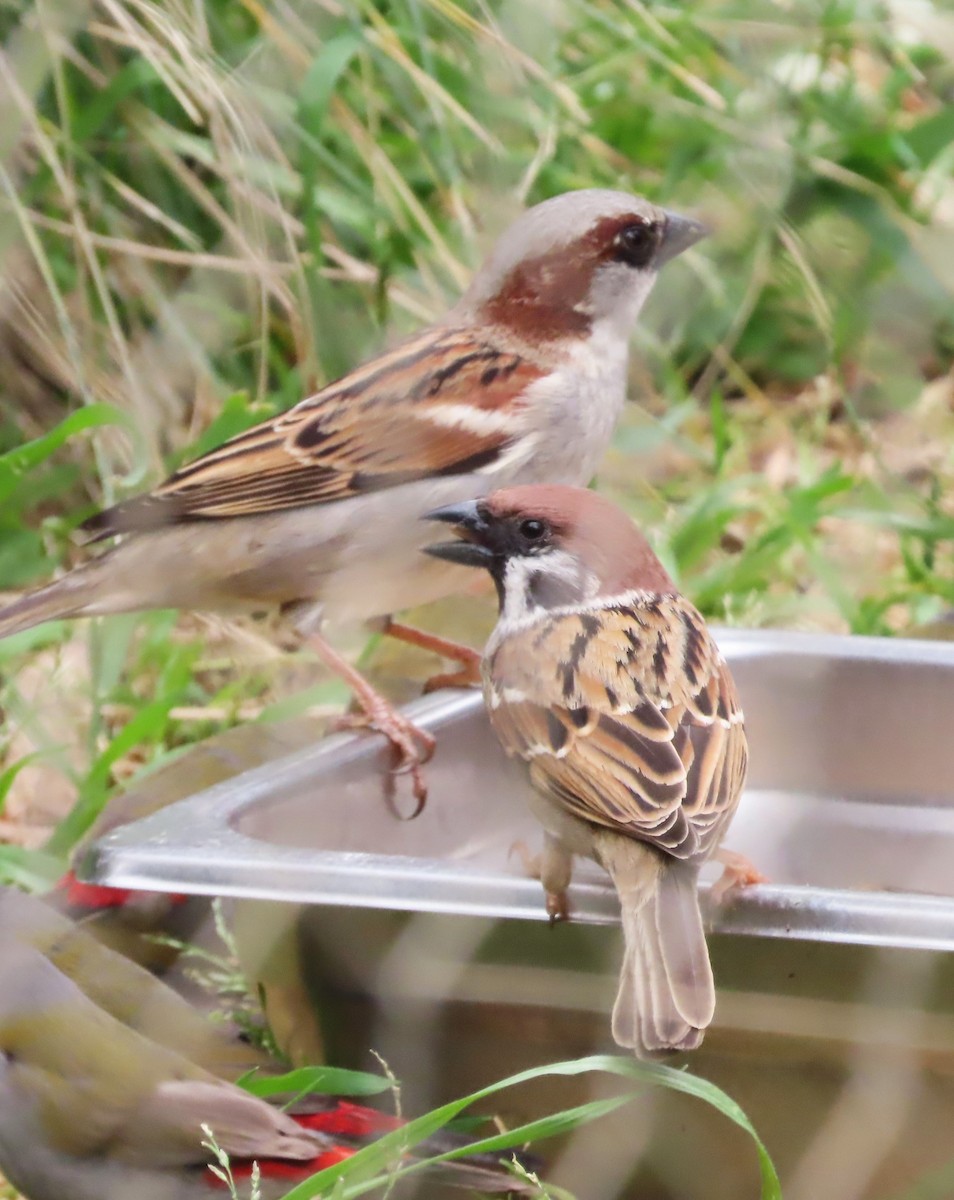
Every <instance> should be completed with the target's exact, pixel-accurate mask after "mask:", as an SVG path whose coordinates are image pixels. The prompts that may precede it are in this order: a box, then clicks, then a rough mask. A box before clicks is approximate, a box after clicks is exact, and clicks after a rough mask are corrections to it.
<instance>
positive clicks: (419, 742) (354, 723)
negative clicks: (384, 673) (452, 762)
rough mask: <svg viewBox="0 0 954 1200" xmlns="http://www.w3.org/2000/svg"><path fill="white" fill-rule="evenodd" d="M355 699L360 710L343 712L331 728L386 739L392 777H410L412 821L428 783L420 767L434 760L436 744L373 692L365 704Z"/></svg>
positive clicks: (424, 796)
mask: <svg viewBox="0 0 954 1200" xmlns="http://www.w3.org/2000/svg"><path fill="white" fill-rule="evenodd" d="M358 699H359V703H360V704H361V711H359V712H352V713H344V714H343V715H342V716H340V717H338V718H336V719H335V720H334V721H333V722H332V725H331V727H332V729H334V730H335V731H341V730H350V729H373V730H374V731H375V732H376V733H380V734H382V735H383V736H384V737H386V738H387V739H388V741H389V742H390V743H391V746H392V747H393V749H394V754H395V759H396V761H395V764H394V766H393V767H392V768H391V770H392V771H393V772H394V774H395V775H410V776H411V788H412V791H413V793H414V799H415V801H416V802H417V807H416V808H415V809H414V811H413V812H412V813H411V815H410V817H408V820H413V818H414V817H416V816H418V815H419V814H420V813H421V812H422V811H423V809H424V805H425V804H426V803H427V784H426V783H425V781H424V772H423V770H422V768H423V767H424V765H425V763H427V762H429V761H430V759H431V758H432V757H433V755H434V749H435V746H436V745H437V743H436V742H435V740H434V738H433V737H432V736H431V735H430V734H429V733H426V732H425V731H424V730H423V729H419V728H418V727H417V726H416V725H415V724H414V723H413V721H409V720H408V719H407V717H405V716H402V715H401V713H399V712H398V711H397V709H396V708H394V707H393V705H391V704H389V703H388V701H387V700H385V698H384V697H383V696H380V695H378V693H376V692H375V693H374V699H373V700H370V701H369V702H368V703H367V704H365V697H364V696H362V697H359V698H358Z"/></svg>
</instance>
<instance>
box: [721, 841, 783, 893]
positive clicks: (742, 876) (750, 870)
mask: <svg viewBox="0 0 954 1200" xmlns="http://www.w3.org/2000/svg"><path fill="white" fill-rule="evenodd" d="M713 858H715V859H716V861H718V862H721V863H722V868H723V870H722V874H721V875H720V876H719V878H718V879H717V880H716V882H715V883H714V884H713V885H712V891H711V896H712V899H713V901H714V902H715V903H716V904H725V902H726V901H727V900H730V899H731V898H732V896H733V895H734V893H735V892H737V891H738V890H739V889H740V888H745V887H752V886H753V885H754V884H757V883H769V882H770V881H769V879H768V876H766V875H763V874H762V872H761V871H760V870H759V869H758V867H757V866H756V865H755V864H754V863H753V862H752V861H751V860H750V859H748V858H746V857H745V855H744V854H739V853H738V851H736V850H726V849H724V848H723V847H720V848H719V849H718V850H717V851H716V852H715V854H714V855H713Z"/></svg>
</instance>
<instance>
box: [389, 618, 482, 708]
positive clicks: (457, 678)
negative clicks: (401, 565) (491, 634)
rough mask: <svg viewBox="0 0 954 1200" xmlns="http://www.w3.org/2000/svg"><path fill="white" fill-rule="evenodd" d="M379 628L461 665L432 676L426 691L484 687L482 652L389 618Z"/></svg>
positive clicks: (398, 638)
mask: <svg viewBox="0 0 954 1200" xmlns="http://www.w3.org/2000/svg"><path fill="white" fill-rule="evenodd" d="M376 628H378V629H380V631H381V633H383V634H386V635H387V636H388V637H393V638H396V639H397V640H398V641H399V642H406V643H407V645H409V646H418V647H419V648H420V649H421V650H430V651H431V652H432V653H433V654H438V655H440V656H441V658H449V659H450V660H451V662H457V663H460V664H461V667H460V670H459V671H449V672H447V673H446V674H443V675H432V676H431V678H430V679H428V681H427V682H426V683H425V684H424V691H425V692H436V691H437V689H438V688H442V687H474V686H478V687H479V686H480V683H481V676H480V653H479V652H478V651H477V650H472V649H471V648H470V646H464V645H462V644H461V643H460V642H452V641H451V640H450V639H449V638H442V637H438V635H437V634H436V633H428V632H427V631H426V630H424V629H415V628H414V626H413V625H404V624H402V623H401V622H400V621H394V620H392V619H391V617H385V618H384V619H383V620H382V621H380V622H377V623H376Z"/></svg>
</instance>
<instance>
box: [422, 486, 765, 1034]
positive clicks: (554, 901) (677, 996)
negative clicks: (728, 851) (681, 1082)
mask: <svg viewBox="0 0 954 1200" xmlns="http://www.w3.org/2000/svg"><path fill="white" fill-rule="evenodd" d="M429 515H430V517H431V518H432V519H434V520H438V521H444V522H447V523H449V524H452V525H453V526H454V527H455V532H456V533H457V534H458V537H459V539H460V540H458V541H454V542H450V543H444V544H440V545H433V546H429V547H428V553H429V554H431V555H432V556H436V557H438V558H441V559H444V560H446V561H450V562H456V563H463V564H467V565H470V566H479V567H484V568H485V569H487V570H488V571H489V572H490V574H491V575H492V576H493V579H494V582H495V584H496V586H497V593H498V596H499V600H500V618H499V621H498V623H497V626H496V628H495V630H494V632H493V634H492V635H491V637H490V641H489V642H488V644H487V648H486V650H485V652H484V659H483V678H484V695H485V697H486V701H487V709H488V712H489V714H490V721H491V724H492V725H493V728H494V730H495V731H496V733H497V736H498V737H499V738H500V741H501V743H502V744H503V747H504V749H505V750H506V751H507V753H508V754H511V755H514V754H516V755H519V756H520V757H521V758H523V759H524V760H525V761H526V762H527V763H529V766H530V778H531V780H532V782H533V784H534V785H535V788H536V798H535V802H534V803H535V813H536V815H537V816H538V818H539V819H540V821H541V823H542V825H543V827H544V830H545V844H544V852H543V855H542V858H541V861H540V868H539V869H540V878H541V880H542V882H543V885H544V888H545V890H546V892H547V899H548V909H549V910H550V912H551V916H564V915H566V902H565V896H564V893H565V891H566V888H567V886H568V884H569V881H570V864H571V856H572V855H573V854H583V855H587V856H589V857H590V858H593V859H595V860H596V861H597V862H598V863H600V864H602V866H603V867H604V868H605V869H606V870H607V871H608V873H609V875H610V877H611V879H612V881H613V884H614V886H615V887H616V890H617V892H618V893H619V898H620V904H621V907H622V918H623V935H624V942H625V954H624V958H623V965H622V970H621V974H620V984H619V992H618V994H617V998H616V1004H615V1007H614V1009H613V1036H614V1037H615V1039H616V1041H617V1042H618V1043H619V1044H620V1045H622V1046H629V1047H632V1048H633V1049H634V1050H635V1051H636V1052H637V1053H638V1054H649V1053H652V1052H655V1051H661V1050H676V1049H679V1050H691V1049H694V1048H695V1047H696V1046H698V1045H699V1044H700V1042H701V1041H702V1038H703V1034H704V1031H705V1029H706V1027H707V1026H708V1025H709V1023H710V1022H711V1020H712V1015H713V1011H714V1008H715V987H714V984H713V979H712V969H711V967H710V965H709V954H708V950H707V947H706V940H705V934H704V933H703V929H702V919H701V915H700V912H699V902H698V896H697V890H696V888H697V878H698V874H699V869H700V867H701V865H702V864H703V863H704V862H705V861H706V859H707V858H709V856H710V855H712V854H713V852H714V851H716V849H717V847H718V845H719V841H720V839H721V838H722V835H723V833H724V832H725V829H726V826H727V825H728V823H729V821H730V820H731V818H732V814H733V813H734V812H735V809H736V806H737V805H738V802H739V795H740V793H741V791H742V786H743V783H744V780H745V770H746V757H747V756H746V740H745V732H744V728H743V724H742V710H741V708H740V707H739V700H738V697H737V695H736V690H735V685H734V683H733V681H732V677H731V675H730V674H729V669H728V667H727V666H726V663H725V661H724V659H723V658H722V655H721V654H720V653H719V650H718V648H717V647H716V645H715V642H714V641H713V639H712V637H711V636H710V634H709V631H708V629H707V628H706V624H705V622H704V621H703V619H702V617H701V616H700V615H699V613H698V612H697V611H696V609H695V608H693V606H692V605H691V604H690V603H689V601H688V600H686V599H685V597H683V596H681V595H680V594H679V591H678V589H677V588H676V585H675V584H674V583H673V582H672V580H671V579H670V578H669V576H668V575H667V574H666V571H665V570H664V568H663V566H662V564H661V563H660V562H659V560H658V559H657V558H656V556H655V554H653V552H652V550H651V549H650V546H649V543H648V542H647V541H646V539H645V538H644V537H643V535H642V534H641V533H640V532H639V531H638V530H637V529H636V528H635V526H634V525H633V524H632V522H631V521H630V519H629V518H628V517H627V516H626V515H625V513H623V512H622V511H621V510H620V509H618V508H616V507H615V506H614V505H613V504H611V503H610V502H609V501H607V500H605V499H603V498H601V497H600V496H597V495H596V494H595V493H594V492H589V491H585V490H582V489H579V488H571V487H562V486H546V485H543V486H535V485H525V486H521V487H512V488H504V489H502V490H500V491H496V492H493V493H492V494H491V495H489V496H488V497H487V498H486V499H483V500H471V501H468V502H465V503H461V504H453V505H450V506H448V507H445V508H442V509H438V510H437V511H435V512H432V513H430V514H429Z"/></svg>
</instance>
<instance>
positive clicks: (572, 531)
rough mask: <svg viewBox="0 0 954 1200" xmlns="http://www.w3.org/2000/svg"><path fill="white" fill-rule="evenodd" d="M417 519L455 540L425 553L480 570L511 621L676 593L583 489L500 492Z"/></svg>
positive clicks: (622, 523) (635, 536)
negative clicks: (629, 595)
mask: <svg viewBox="0 0 954 1200" xmlns="http://www.w3.org/2000/svg"><path fill="white" fill-rule="evenodd" d="M425 519H426V520H432V521H443V522H445V523H446V524H448V525H452V526H453V527H454V532H455V533H456V534H457V537H458V540H457V541H453V542H441V543H439V544H437V545H434V546H428V547H427V553H428V554H432V555H434V557H435V558H443V559H446V560H448V561H449V562H455V563H463V564H464V565H466V566H473V567H483V568H484V569H485V570H488V571H489V572H490V574H491V575H492V576H493V579H494V583H495V584H496V586H497V595H498V598H499V600H500V607H501V611H502V612H503V613H504V614H505V615H506V616H508V617H512V618H514V619H519V618H520V617H522V616H528V615H530V614H532V613H533V612H534V611H535V610H541V609H542V610H546V609H551V608H560V607H563V606H565V605H577V604H585V603H587V602H589V601H592V600H600V599H605V598H607V597H611V596H620V595H623V594H624V593H626V592H631V591H641V592H649V593H651V594H653V595H659V596H670V595H676V594H677V593H678V589H677V588H676V585H675V584H674V583H673V581H672V580H671V579H670V578H669V576H668V575H667V574H666V571H665V568H664V567H663V565H662V563H661V562H660V561H659V559H658V558H657V557H656V555H655V554H654V553H653V551H652V548H651V547H650V545H649V542H647V540H646V538H645V537H644V536H643V534H642V533H641V532H640V531H639V530H638V529H637V528H636V526H635V525H634V524H633V522H632V521H631V520H630V519H629V517H628V516H627V515H626V514H625V513H624V512H623V511H622V509H620V508H617V506H616V505H615V504H612V503H610V501H609V500H606V499H604V498H603V497H602V496H598V495H597V494H596V492H590V491H587V490H586V489H585V488H575V487H566V486H564V485H562V484H526V485H523V486H520V487H510V488H501V489H500V490H499V491H496V492H492V493H491V494H490V495H489V496H487V497H485V498H484V499H481V500H468V501H465V502H464V503H462V504H450V505H447V506H446V507H445V508H438V509H435V510H434V511H433V512H430V513H428V514H427V515H426V517H425Z"/></svg>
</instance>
